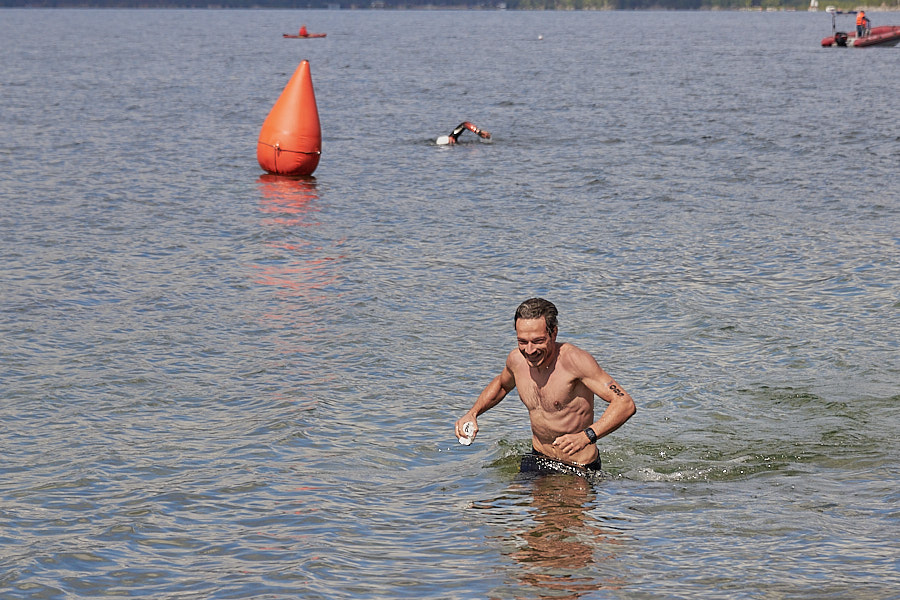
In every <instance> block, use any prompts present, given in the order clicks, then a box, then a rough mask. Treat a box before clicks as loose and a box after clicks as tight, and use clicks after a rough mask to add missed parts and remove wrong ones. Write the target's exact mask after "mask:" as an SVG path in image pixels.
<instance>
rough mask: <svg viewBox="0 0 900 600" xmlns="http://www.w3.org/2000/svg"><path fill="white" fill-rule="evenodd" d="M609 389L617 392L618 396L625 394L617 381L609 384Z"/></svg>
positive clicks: (614, 392)
mask: <svg viewBox="0 0 900 600" xmlns="http://www.w3.org/2000/svg"><path fill="white" fill-rule="evenodd" d="M609 389H611V390H612V393H613V394H615V395H616V396H624V395H625V392H623V391H622V390H621V389H620V388H619V386H617V385H616V384H615V383H611V384H609Z"/></svg>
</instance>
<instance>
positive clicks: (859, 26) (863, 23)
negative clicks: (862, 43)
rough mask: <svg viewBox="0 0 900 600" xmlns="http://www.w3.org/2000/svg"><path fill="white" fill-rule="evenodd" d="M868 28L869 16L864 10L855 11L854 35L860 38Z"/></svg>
mask: <svg viewBox="0 0 900 600" xmlns="http://www.w3.org/2000/svg"><path fill="white" fill-rule="evenodd" d="M868 29H869V17H867V16H866V11H864V10H861V11H859V12H858V13H856V37H858V38H861V37H863V36H865V35H866V31H867V30H868Z"/></svg>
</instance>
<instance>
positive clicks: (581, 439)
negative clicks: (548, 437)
mask: <svg viewBox="0 0 900 600" xmlns="http://www.w3.org/2000/svg"><path fill="white" fill-rule="evenodd" d="M589 443H590V440H588V437H587V435H585V433H584V432H583V431H579V432H578V433H567V434H566V435H561V436H559V437H558V438H556V439H555V440H553V447H554V448H559V449H560V450H562V451H563V452H565V453H566V454H568V455H569V456H572V455H574V454H576V453H577V452H578V451H579V450H581V449H582V448H584V447H585V446H587V445H588V444H589Z"/></svg>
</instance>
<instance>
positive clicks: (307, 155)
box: [256, 60, 322, 176]
mask: <svg viewBox="0 0 900 600" xmlns="http://www.w3.org/2000/svg"><path fill="white" fill-rule="evenodd" d="M321 154H322V127H321V126H320V124H319V109H318V108H316V95H315V92H314V91H313V84H312V77H311V76H310V74H309V61H308V60H304V61H303V62H301V63H300V66H299V67H297V70H296V71H294V74H293V75H292V76H291V79H290V81H288V83H287V85H286V86H285V87H284V90H283V91H282V92H281V96H279V97H278V100H276V101H275V105H274V106H273V107H272V110H271V111H269V116H267V117H266V120H265V121H263V124H262V130H260V132H259V141H258V142H257V144H256V159H257V160H258V161H259V166H260V167H262V168H263V169H264V170H266V171H268V172H269V173H273V174H275V175H289V176H296V175H312V172H313V171H315V170H316V167H317V166H319V156H320V155H321Z"/></svg>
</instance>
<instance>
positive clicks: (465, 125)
mask: <svg viewBox="0 0 900 600" xmlns="http://www.w3.org/2000/svg"><path fill="white" fill-rule="evenodd" d="M466 129H468V130H469V131H471V132H472V133H474V134H475V135H477V136H478V137H480V138H482V139H485V140H489V139H491V132H490V131H485V130H484V129H479V128H478V127H476V126H475V125H473V124H472V123H469V122H468V121H463V122H462V123H460V124H459V125H457V126H456V129H454V130H453V131H451V132H450V135H442V136H441V137H439V138H438V139H437V140H436V141H435V143H436V144H437V145H438V146H446V145H448V144H455V143H456V142H457V140H458V139H459V136H460V134H462V132H463V131H465V130H466Z"/></svg>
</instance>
